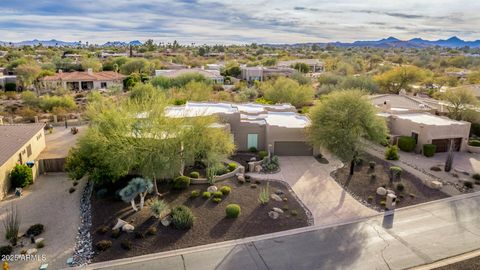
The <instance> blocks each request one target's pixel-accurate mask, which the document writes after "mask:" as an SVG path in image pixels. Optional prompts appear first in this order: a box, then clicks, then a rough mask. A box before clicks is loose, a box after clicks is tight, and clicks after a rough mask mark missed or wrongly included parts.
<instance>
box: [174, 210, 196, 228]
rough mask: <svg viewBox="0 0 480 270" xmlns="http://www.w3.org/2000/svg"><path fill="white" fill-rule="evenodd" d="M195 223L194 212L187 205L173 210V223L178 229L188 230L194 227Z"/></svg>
mask: <svg viewBox="0 0 480 270" xmlns="http://www.w3.org/2000/svg"><path fill="white" fill-rule="evenodd" d="M194 221H195V217H194V216H193V213H192V210H190V208H188V207H186V206H185V205H181V206H178V207H175V208H174V209H173V210H172V223H173V227H175V228H176V229H179V230H188V229H190V228H191V227H192V226H193V223H194Z"/></svg>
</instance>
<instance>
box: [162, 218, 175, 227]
mask: <svg viewBox="0 0 480 270" xmlns="http://www.w3.org/2000/svg"><path fill="white" fill-rule="evenodd" d="M160 222H161V223H162V225H163V226H165V227H168V226H170V224H171V223H172V216H166V217H164V218H163V219H162V220H161V221H160Z"/></svg>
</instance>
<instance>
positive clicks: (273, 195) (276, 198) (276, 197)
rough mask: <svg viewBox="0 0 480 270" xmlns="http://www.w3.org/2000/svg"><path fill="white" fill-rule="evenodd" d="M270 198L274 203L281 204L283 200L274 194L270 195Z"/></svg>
mask: <svg viewBox="0 0 480 270" xmlns="http://www.w3.org/2000/svg"><path fill="white" fill-rule="evenodd" d="M270 198H271V199H272V200H274V201H276V202H281V201H283V199H282V198H281V197H280V196H278V195H277V194H275V193H272V194H271V195H270Z"/></svg>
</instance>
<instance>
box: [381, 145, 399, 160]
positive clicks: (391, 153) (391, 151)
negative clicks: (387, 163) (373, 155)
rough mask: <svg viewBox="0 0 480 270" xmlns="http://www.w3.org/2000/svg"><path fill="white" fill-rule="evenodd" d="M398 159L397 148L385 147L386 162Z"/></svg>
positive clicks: (393, 146) (394, 146)
mask: <svg viewBox="0 0 480 270" xmlns="http://www.w3.org/2000/svg"><path fill="white" fill-rule="evenodd" d="M399 158H400V157H399V156H398V146H396V145H392V146H387V148H386V150H385V159H387V160H398V159H399Z"/></svg>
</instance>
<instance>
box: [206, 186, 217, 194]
mask: <svg viewBox="0 0 480 270" xmlns="http://www.w3.org/2000/svg"><path fill="white" fill-rule="evenodd" d="M217 190H218V188H217V187H216V186H209V187H208V188H207V191H208V192H210V193H214V192H215V191H217Z"/></svg>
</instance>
